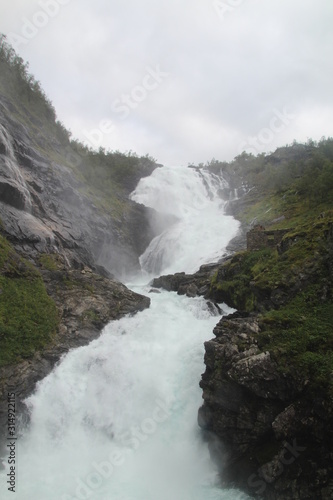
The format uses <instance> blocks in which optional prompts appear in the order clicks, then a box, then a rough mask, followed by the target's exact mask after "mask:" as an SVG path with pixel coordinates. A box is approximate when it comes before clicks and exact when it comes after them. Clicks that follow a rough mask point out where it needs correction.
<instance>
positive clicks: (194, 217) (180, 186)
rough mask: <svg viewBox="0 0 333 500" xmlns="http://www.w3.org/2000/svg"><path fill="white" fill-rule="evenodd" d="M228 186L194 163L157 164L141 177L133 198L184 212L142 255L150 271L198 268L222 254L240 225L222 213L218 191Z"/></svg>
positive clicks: (163, 210)
mask: <svg viewBox="0 0 333 500" xmlns="http://www.w3.org/2000/svg"><path fill="white" fill-rule="evenodd" d="M225 186H226V182H225V181H224V180H223V179H222V178H220V177H218V176H216V175H214V174H210V173H209V172H208V171H204V170H198V169H194V168H171V167H170V168H162V169H156V170H155V171H154V172H153V173H152V175H151V176H150V177H146V178H144V179H141V181H140V182H139V184H138V186H137V188H136V190H135V191H134V192H133V193H132V196H131V198H132V199H133V200H134V201H137V202H138V203H143V204H144V205H147V206H149V207H152V208H155V209H156V210H157V211H159V212H167V213H171V214H173V215H176V216H177V217H179V221H178V222H177V223H176V224H174V225H173V226H172V227H171V228H170V229H167V230H166V231H165V232H164V233H163V234H161V235H160V236H157V237H156V238H155V239H154V240H153V241H152V242H151V244H150V245H149V247H148V248H147V249H146V251H145V252H144V254H143V255H142V257H141V266H142V268H143V269H144V270H145V271H147V272H148V273H152V274H158V273H161V272H163V273H165V274H167V273H174V272H178V271H188V272H194V271H196V270H198V268H199V267H200V265H201V264H205V263H207V262H213V261H216V260H217V259H218V258H220V257H221V256H222V254H223V251H224V250H225V247H226V245H227V244H228V242H229V241H230V239H231V238H232V237H233V236H234V235H235V232H236V231H237V228H238V225H237V224H238V223H237V222H236V221H235V219H233V218H232V217H228V216H226V215H224V214H223V207H224V204H225V202H223V201H222V200H221V198H220V197H219V192H220V191H221V190H222V189H223V188H225Z"/></svg>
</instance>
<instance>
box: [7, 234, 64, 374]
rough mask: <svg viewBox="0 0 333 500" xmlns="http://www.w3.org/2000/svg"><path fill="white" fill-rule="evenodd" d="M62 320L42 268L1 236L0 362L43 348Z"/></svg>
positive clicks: (16, 358)
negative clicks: (25, 257) (20, 254)
mask: <svg viewBox="0 0 333 500" xmlns="http://www.w3.org/2000/svg"><path fill="white" fill-rule="evenodd" d="M58 323H59V316H58V312H57V308H56V305H55V303H54V301H53V300H52V299H51V298H50V297H49V296H48V294H47V292H46V288H45V285H44V282H43V279H42V276H41V275H40V273H39V272H38V270H37V269H36V268H35V267H34V266H33V265H32V264H30V263H29V262H27V261H26V260H24V259H22V258H21V257H20V256H19V255H18V254H17V253H16V252H15V250H14V249H13V247H12V246H11V245H10V244H9V243H8V241H7V240H6V239H5V238H3V237H2V236H0V366H3V365H6V364H9V363H13V362H17V361H19V360H20V359H22V358H26V357H31V356H32V355H33V354H34V353H35V352H36V351H37V350H40V349H42V348H43V347H44V346H45V345H46V344H48V343H49V342H50V340H51V339H52V336H53V334H54V333H55V332H56V330H57V327H58Z"/></svg>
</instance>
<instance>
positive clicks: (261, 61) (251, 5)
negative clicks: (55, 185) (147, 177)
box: [0, 0, 333, 165]
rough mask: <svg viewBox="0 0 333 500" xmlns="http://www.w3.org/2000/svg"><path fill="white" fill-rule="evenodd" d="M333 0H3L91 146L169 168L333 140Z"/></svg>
mask: <svg viewBox="0 0 333 500" xmlns="http://www.w3.org/2000/svg"><path fill="white" fill-rule="evenodd" d="M332 26H333V2H332V0H220V1H214V0H159V1H157V0H140V1H138V0H123V1H121V0H10V1H8V0H0V31H1V32H3V33H5V34H6V35H8V37H9V40H10V41H11V42H12V44H13V45H14V47H15V48H16V49H17V52H18V53H19V54H20V55H21V56H22V57H23V58H24V59H25V60H27V61H29V64H30V70H31V72H32V73H33V74H34V76H35V77H36V78H37V79H38V80H39V81H40V82H41V84H42V87H43V88H44V90H45V92H46V94H47V95H48V97H49V98H50V99H51V101H52V102H53V104H54V106H55V108H56V111H57V115H58V118H59V119H60V120H61V121H62V122H63V123H64V124H65V126H66V127H67V128H69V129H70V130H71V131H72V133H73V136H74V137H77V138H79V139H80V140H82V141H85V142H86V143H87V144H89V145H91V146H94V147H99V146H101V145H102V146H104V147H106V148H109V149H112V150H115V149H119V150H121V151H128V150H132V151H135V152H137V153H138V154H147V153H148V154H150V155H152V156H153V157H155V158H156V159H157V160H158V161H159V162H161V163H163V164H165V165H177V164H185V165H186V164H188V163H190V162H194V163H199V162H206V161H208V160H210V159H212V158H213V157H215V158H216V159H219V160H230V159H232V158H233V157H234V156H236V155H237V154H239V153H240V152H241V151H243V150H247V151H249V152H253V153H256V152H258V153H259V152H262V151H272V150H274V149H275V148H276V147H277V146H280V145H284V144H287V143H291V142H292V141H293V140H294V139H296V140H298V141H306V140H307V139H308V138H310V137H312V138H313V139H320V138H321V137H322V136H332V135H333V134H332V121H333V120H332V117H333V99H332V94H333V91H332V78H333V50H332V49H333V29H332Z"/></svg>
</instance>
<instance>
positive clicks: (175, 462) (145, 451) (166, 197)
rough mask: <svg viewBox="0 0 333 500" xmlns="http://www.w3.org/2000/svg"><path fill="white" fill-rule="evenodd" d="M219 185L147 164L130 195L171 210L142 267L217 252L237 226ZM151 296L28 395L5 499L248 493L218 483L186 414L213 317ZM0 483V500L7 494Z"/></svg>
mask: <svg viewBox="0 0 333 500" xmlns="http://www.w3.org/2000/svg"><path fill="white" fill-rule="evenodd" d="M219 182H220V181H219ZM219 182H218V180H217V179H216V178H215V179H212V178H210V177H209V176H208V174H204V175H202V174H200V173H199V172H197V171H195V170H192V169H186V168H173V169H168V168H165V169H164V168H163V169H158V170H155V172H154V173H153V175H152V176H151V177H149V178H146V179H143V180H142V181H141V182H140V184H139V185H138V187H137V189H136V191H135V193H133V196H132V198H133V199H136V200H137V201H140V202H142V203H145V204H146V205H149V206H154V207H155V208H157V209H160V210H163V211H166V209H168V210H167V211H169V212H171V213H173V214H176V215H177V216H178V217H179V222H178V223H176V224H175V225H174V226H173V227H172V228H170V229H168V230H167V231H166V232H165V233H164V234H163V235H162V236H160V237H158V238H157V239H156V240H155V242H152V244H151V245H150V247H149V249H148V250H147V252H145V253H146V254H147V258H145V257H143V258H142V260H143V261H145V262H146V263H147V267H146V269H148V270H149V269H153V268H156V269H157V268H158V269H160V270H161V271H162V272H164V271H166V270H167V271H176V270H184V271H191V270H194V269H195V268H196V267H199V265H200V264H201V263H203V262H205V261H209V260H211V259H213V258H214V257H215V256H217V255H218V254H217V252H223V250H224V249H225V245H226V244H227V242H228V241H229V240H230V239H231V238H232V237H233V236H234V235H235V234H236V232H237V229H238V223H237V222H236V221H235V220H234V219H233V218H231V217H226V216H225V215H224V214H223V203H221V200H219V199H218V190H219ZM211 220H212V224H213V229H211V228H209V226H210V224H211ZM218 221H219V224H218ZM198 232H199V234H198ZM208 239H209V241H208ZM202 240H204V241H202ZM154 248H155V249H156V252H158V253H160V256H159V257H158V258H157V257H156V256H155V255H154V251H155V250H154ZM204 251H205V252H207V253H206V254H203V253H202V252H204ZM186 262H187V264H186ZM157 263H158V264H157ZM146 278H147V276H146ZM131 287H132V288H133V289H134V290H135V291H139V292H141V293H146V294H147V293H148V292H149V289H150V287H148V286H145V285H141V284H139V283H136V284H132V286H131ZM151 299H152V303H151V307H150V309H148V310H145V311H143V312H142V313H139V314H137V315H135V316H133V317H126V318H123V319H121V320H119V321H114V322H111V323H110V324H109V325H108V326H107V327H106V328H105V329H104V331H103V332H102V335H101V336H100V337H99V338H98V339H97V340H95V341H93V342H91V343H90V344H89V345H88V346H85V347H81V348H79V349H75V350H73V351H71V352H69V353H68V354H67V355H66V356H65V357H64V358H63V360H62V362H61V363H60V364H59V365H58V366H57V367H56V368H55V369H54V371H53V372H52V373H51V374H50V375H49V376H48V377H46V378H45V379H44V380H43V381H41V382H40V383H39V384H38V386H37V390H36V392H35V394H33V395H32V396H31V397H29V398H28V400H27V405H28V407H29V408H30V411H31V422H30V426H29V428H28V429H27V430H26V432H25V433H24V434H23V436H22V437H21V439H20V441H19V442H18V446H17V450H18V451H17V480H16V485H17V490H16V494H15V495H14V496H15V498H16V499H19V500H21V499H24V500H30V499H34V500H53V499H54V500H55V499H57V500H70V499H71V500H85V499H87V498H89V499H96V500H245V499H246V498H248V497H247V496H246V495H244V494H242V493H240V492H238V491H236V490H226V489H221V488H220V487H219V486H218V481H217V473H216V470H215V468H214V465H213V464H212V462H211V460H210V457H209V453H208V449H207V444H206V443H204V442H203V440H202V436H201V433H200V430H199V428H198V426H197V421H196V418H197V411H198V408H199V406H200V405H201V390H200V388H199V385H198V384H199V380H200V374H201V373H202V372H203V371H204V364H203V356H204V349H203V343H204V341H205V340H207V339H209V338H211V336H212V329H213V327H214V326H215V324H216V323H217V320H218V318H216V317H214V316H212V315H211V312H210V310H209V308H208V306H207V305H206V303H205V301H204V300H203V299H201V298H194V299H190V298H187V297H186V296H181V297H180V296H178V295H177V294H175V293H168V292H163V291H162V292H161V293H159V294H151ZM224 309H225V311H226V312H228V308H227V307H226V306H224ZM0 479H1V488H2V490H1V491H3V494H2V495H1V498H13V494H12V493H10V492H8V491H7V489H6V488H5V487H4V482H5V481H4V477H3V476H2V477H1V478H0Z"/></svg>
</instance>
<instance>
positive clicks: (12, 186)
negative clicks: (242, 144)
mask: <svg viewBox="0 0 333 500" xmlns="http://www.w3.org/2000/svg"><path fill="white" fill-rule="evenodd" d="M2 42H3V40H2ZM6 50H7V52H6ZM10 54H11V55H10ZM23 68H24V67H23ZM0 69H1V71H0V90H1V92H0V218H1V220H0V342H1V350H0V394H1V404H0V423H1V429H2V430H3V431H2V436H1V441H2V442H1V458H2V462H3V465H4V468H3V469H2V471H0V479H1V483H0V488H1V490H0V491H1V498H11V495H12V491H10V490H8V488H7V486H8V485H7V484H6V475H7V473H8V466H9V463H8V458H9V455H8V453H9V452H12V450H11V448H10V447H12V448H13V447H14V448H15V446H14V445H13V441H12V440H11V439H10V436H8V432H7V431H8V426H7V424H8V394H10V401H12V398H13V397H14V396H13V394H15V403H16V411H17V414H16V421H15V423H16V426H15V431H16V434H15V436H14V438H15V439H16V438H18V440H17V447H16V451H17V464H15V465H17V468H16V469H15V487H16V488H17V489H16V497H17V498H18V499H22V500H24V499H28V498H29V499H30V498H36V499H37V500H38V499H41V500H44V499H45V498H50V499H51V500H52V498H54V499H56V498H57V499H59V498H60V499H62V500H69V499H72V500H75V499H76V500H79V499H86V498H92V499H93V498H96V499H105V498H112V499H114V500H141V499H145V500H146V499H150V498H151V499H152V500H153V499H156V498H158V500H163V499H168V500H169V499H171V498H172V499H176V500H186V499H189V500H196V499H198V500H203V499H211V500H215V499H216V500H218V499H219V500H221V499H222V500H223V499H226V500H229V499H230V500H232V499H235V500H237V499H239V500H242V499H244V500H245V499H246V498H252V497H254V498H264V499H268V500H271V499H272V500H286V499H287V500H288V499H289V500H293V499H296V500H298V499H299V500H301V499H302V500H312V499H313V498H316V499H317V498H318V499H320V500H327V499H330V498H332V496H333V484H332V479H331V478H332V474H333V469H332V448H333V445H332V442H333V436H332V428H333V426H332V423H333V404H332V373H333V355H332V332H333V325H332V318H333V309H332V289H333V286H332V285H333V266H332V262H333V258H332V256H333V229H332V228H333V224H332V219H333V213H332V202H333V140H332V139H325V138H324V139H322V140H321V141H319V143H314V142H313V141H308V143H306V144H298V143H294V144H292V145H290V146H287V147H283V148H278V149H277V150H276V151H275V152H274V153H272V154H268V155H265V154H261V155H260V154H259V155H258V156H254V155H253V154H247V153H245V152H244V153H242V154H240V155H239V156H237V157H236V158H235V159H234V160H233V161H231V162H229V163H228V162H219V161H217V160H212V161H211V162H208V163H207V164H206V165H200V166H199V167H197V166H195V165H191V166H190V167H181V166H177V167H163V166H161V165H159V164H157V163H156V161H155V160H154V159H152V158H150V157H149V156H144V157H139V156H137V155H135V154H122V153H119V152H117V151H116V152H110V151H108V152H106V151H104V150H102V149H101V150H99V151H93V150H90V149H89V148H87V147H85V146H84V145H82V144H80V143H79V142H78V141H75V140H72V139H71V138H70V134H69V132H68V131H67V130H66V129H65V128H64V126H63V125H62V124H61V123H59V122H58V121H57V119H56V115H55V111H54V109H53V107H52V105H51V104H50V102H49V101H48V100H47V98H46V97H45V95H44V93H43V92H42V90H41V88H40V87H39V86H38V84H37V83H38V82H37V83H36V82H34V81H33V80H31V78H27V74H25V73H24V69H22V63H20V61H19V60H17V59H15V57H14V56H13V54H12V53H10V51H9V52H8V48H7V49H6V47H5V48H4V45H3V44H2V45H1V50H0ZM24 75H25V76H24ZM256 227H257V228H258V227H259V228H260V231H263V233H262V234H260V235H259V233H258V234H257V233H256V234H254V233H252V232H251V235H252V236H251V237H250V238H248V241H250V244H248V249H247V250H245V248H246V233H247V232H248V230H250V229H253V228H256ZM251 242H252V243H251ZM124 282H125V283H126V285H124V284H123V283H124ZM213 330H214V334H215V338H214V339H211V336H212V331H213ZM200 374H203V375H202V380H201V381H200ZM199 384H200V386H201V389H202V390H203V391H201V389H200V386H199ZM201 396H203V401H202V397H201ZM202 403H203V404H202ZM11 404H12V403H11ZM198 410H199V414H198ZM197 415H198V422H197ZM198 423H199V426H200V427H201V429H200V427H199V426H198ZM14 438H13V439H14ZM8 441H9V444H10V447H9V448H8V447H7V446H6V444H7V445H8ZM248 495H250V497H249V496H248Z"/></svg>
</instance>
